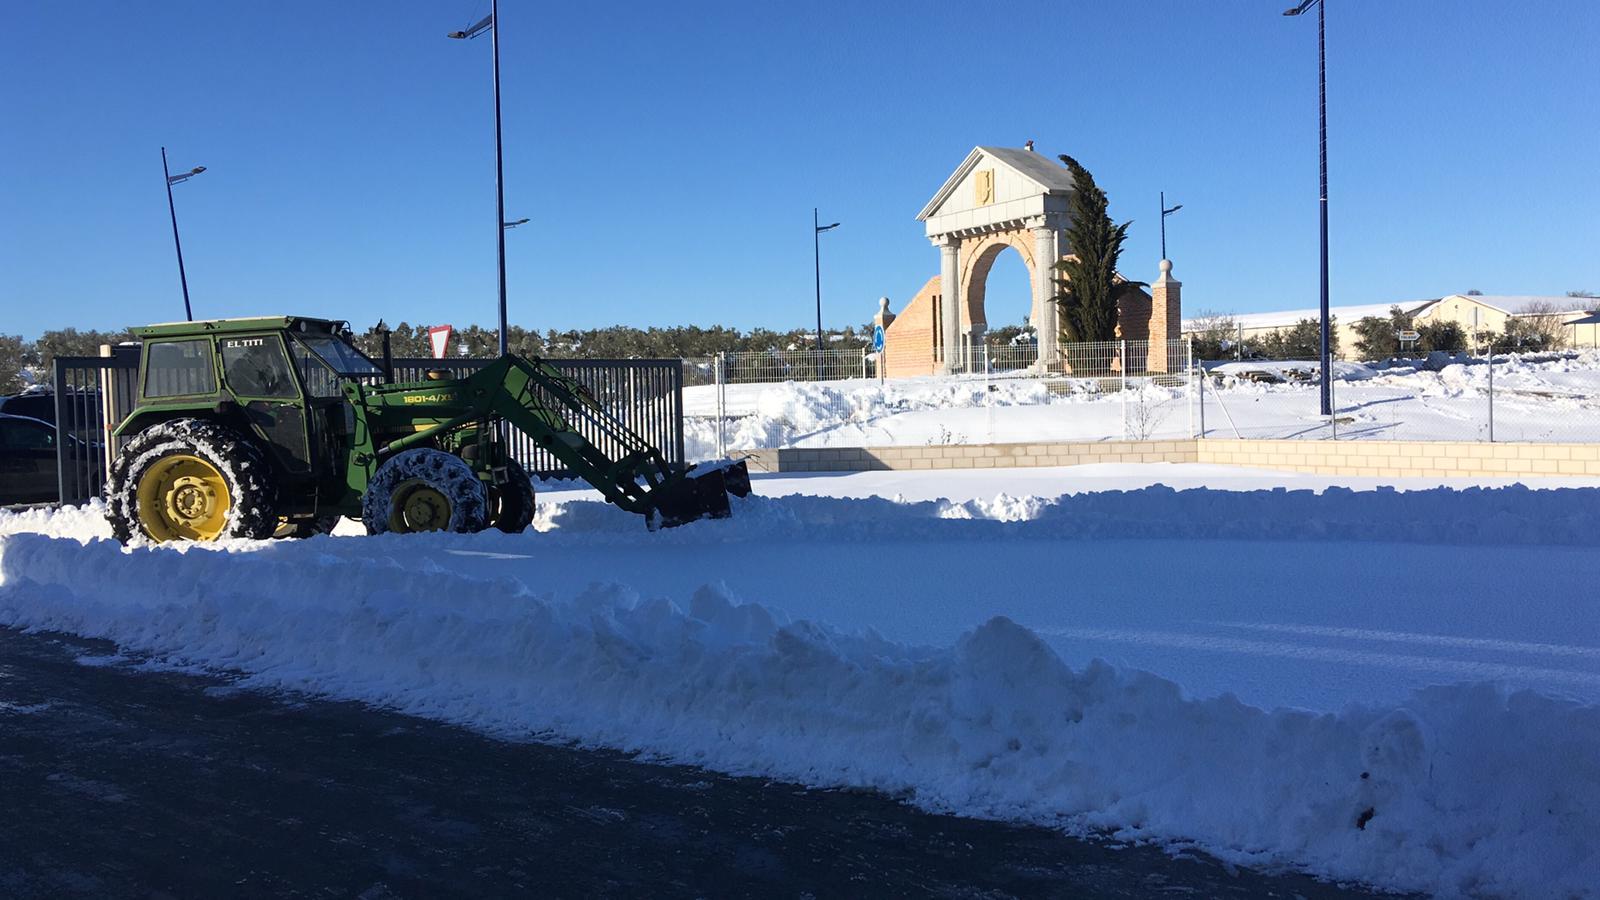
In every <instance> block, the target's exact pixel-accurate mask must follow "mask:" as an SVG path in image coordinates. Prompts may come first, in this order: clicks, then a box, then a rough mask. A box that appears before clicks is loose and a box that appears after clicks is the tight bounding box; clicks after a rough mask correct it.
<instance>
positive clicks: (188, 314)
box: [161, 147, 194, 322]
mask: <svg viewBox="0 0 1600 900" xmlns="http://www.w3.org/2000/svg"><path fill="white" fill-rule="evenodd" d="M161 174H162V175H163V176H165V177H166V181H167V212H168V213H169V214H171V216H172V246H173V247H175V248H177V251H178V283H179V284H181V285H183V320H184V321H185V322H193V321H194V310H193V309H191V308H190V307H189V276H188V275H185V274H184V272H183V242H182V241H179V240H178V207H177V206H175V205H174V204H173V202H172V172H171V171H170V170H169V169H168V168H167V148H165V147H162V148H161Z"/></svg>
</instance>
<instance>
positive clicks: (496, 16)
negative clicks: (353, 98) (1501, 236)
mask: <svg viewBox="0 0 1600 900" xmlns="http://www.w3.org/2000/svg"><path fill="white" fill-rule="evenodd" d="M482 8H483V7H479V9H482ZM489 16H490V19H489V20H490V21H491V22H493V23H494V25H493V31H494V33H493V34H492V35H490V40H491V41H492V42H493V45H494V233H495V240H496V242H497V247H498V250H499V254H500V355H501V356H505V355H506V338H507V336H508V335H507V333H506V332H507V328H506V188H505V162H504V156H503V154H502V152H501V149H500V0H493V2H492V3H491V4H490V6H489ZM1324 305H1326V303H1324Z"/></svg>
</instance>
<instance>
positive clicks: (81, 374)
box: [54, 347, 684, 503]
mask: <svg viewBox="0 0 1600 900" xmlns="http://www.w3.org/2000/svg"><path fill="white" fill-rule="evenodd" d="M491 362H493V360H489V359H443V360H437V359H416V358H412V359H396V360H394V373H395V380H396V381H400V382H407V381H424V380H426V379H427V372H428V370H429V369H448V370H449V371H450V373H451V374H452V375H453V376H454V377H458V378H464V377H466V376H468V375H470V374H472V373H473V372H476V371H478V370H480V369H482V368H484V367H485V366H487V365H489V364H490V363H491ZM545 362H547V363H549V364H550V365H551V366H553V367H554V368H555V369H556V370H558V371H560V372H561V373H562V374H564V375H567V376H569V377H571V378H573V379H574V380H576V381H577V382H578V383H579V384H582V385H583V386H584V387H585V388H587V389H588V390H589V391H590V393H592V394H593V395H594V397H595V399H596V400H598V401H599V402H600V403H601V405H603V406H604V407H605V408H606V409H607V410H609V411H610V412H611V413H612V414H613V415H615V416H616V417H617V418H619V419H621V420H622V421H623V422H625V423H626V424H627V425H628V427H629V428H631V429H633V430H634V431H635V432H637V433H638V434H639V436H640V437H642V438H644V439H645V440H646V441H647V442H649V443H650V444H652V445H654V446H656V447H659V448H660V449H661V454H662V456H664V457H665V458H666V460H667V462H669V463H672V464H674V465H683V464H684V443H683V362H682V360H677V359H563V360H545ZM54 368H55V371H54V383H55V402H56V465H57V485H58V488H59V491H60V497H61V502H62V503H84V502H86V501H88V500H89V499H91V498H93V497H98V496H100V495H101V494H102V492H103V491H104V489H105V477H106V472H107V468H108V466H109V460H111V459H114V458H115V457H116V454H117V452H118V451H120V450H121V449H122V448H121V445H122V443H125V442H124V441H121V440H115V441H114V440H113V439H112V438H111V431H112V430H113V429H115V428H116V426H117V424H118V423H120V422H121V421H122V419H123V418H124V417H126V416H127V414H128V413H129V412H130V411H132V409H133V406H134V403H135V402H136V401H137V399H138V377H139V348H138V347H118V348H116V351H115V353H114V355H113V356H110V357H98V356H74V357H58V358H57V359H56V360H55V367H54ZM572 425H573V427H574V428H576V429H577V430H578V432H579V433H580V434H582V435H583V436H584V437H585V438H586V439H588V440H590V441H592V442H594V444H595V445H596V446H597V447H599V448H600V449H601V450H603V451H604V452H605V453H606V454H607V455H609V456H611V457H613V458H615V457H616V456H618V455H620V454H621V453H623V452H625V451H624V449H623V448H622V447H621V446H620V445H619V444H618V443H617V441H616V440H615V438H614V437H613V436H612V435H610V434H608V433H606V432H605V431H603V430H601V429H599V428H596V427H594V426H593V425H592V424H591V423H590V422H588V421H587V420H578V421H574V422H573V423H572ZM508 444H509V446H510V448H511V453H512V455H513V456H514V457H515V458H516V460H517V461H518V462H520V463H522V466H523V468H525V469H527V470H528V473H529V474H530V475H533V476H534V477H536V478H570V477H572V473H571V472H569V471H568V470H567V469H566V467H565V466H563V465H561V463H560V462H559V461H558V460H556V459H555V457H553V456H551V455H550V454H549V452H547V451H545V450H544V449H542V448H540V447H538V446H536V445H535V444H534V443H533V441H531V440H529V439H528V437H527V436H526V435H524V434H522V433H521V432H518V431H513V432H512V433H511V435H510V440H509V441H508Z"/></svg>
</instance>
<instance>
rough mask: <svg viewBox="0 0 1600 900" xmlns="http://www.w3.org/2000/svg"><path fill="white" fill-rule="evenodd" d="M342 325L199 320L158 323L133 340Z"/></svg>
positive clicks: (305, 319)
mask: <svg viewBox="0 0 1600 900" xmlns="http://www.w3.org/2000/svg"><path fill="white" fill-rule="evenodd" d="M343 324H344V323H343V322H341V321H338V320H335V319H313V318H311V317H309V316H254V317H251V318H245V319H203V320H201V321H198V322H162V323H159V324H156V325H146V326H144V327H143V328H135V329H133V334H134V336H135V337H138V338H142V339H146V340H148V339H149V338H170V337H192V336H197V335H208V334H231V333H236V332H240V331H265V330H282V329H289V328H294V329H297V330H302V331H333V330H335V329H337V328H338V327H339V326H340V325H343Z"/></svg>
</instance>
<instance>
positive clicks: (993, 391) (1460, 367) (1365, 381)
mask: <svg viewBox="0 0 1600 900" xmlns="http://www.w3.org/2000/svg"><path fill="white" fill-rule="evenodd" d="M1295 367H1296V366H1295V365H1294V364H1281V363H1280V364H1273V363H1231V364H1224V365H1221V366H1217V367H1214V368H1213V370H1212V373H1213V376H1214V377H1215V378H1216V379H1217V380H1218V381H1220V384H1217V383H1212V384H1208V385H1207V389H1206V398H1205V410H1204V413H1203V422H1204V427H1205V432H1206V434H1208V435H1211V436H1213V437H1234V436H1240V437H1254V438H1323V437H1327V436H1329V433H1330V429H1329V426H1328V423H1327V421H1326V420H1325V419H1323V418H1322V417H1320V416H1319V415H1318V414H1317V410H1318V399H1317V387H1316V385H1315V384H1314V383H1304V382H1288V383H1278V384H1267V383H1258V382H1256V381H1252V380H1250V379H1249V378H1248V377H1243V376H1245V375H1246V374H1247V373H1249V372H1256V371H1261V370H1288V369H1294V368H1295ZM1300 368H1304V365H1301V366H1300ZM1335 373H1336V375H1337V376H1338V380H1337V384H1336V388H1335V402H1336V405H1337V407H1338V411H1339V417H1340V418H1341V420H1342V421H1341V422H1340V424H1339V426H1338V427H1339V437H1340V438H1341V439H1380V440H1483V439H1485V438H1487V437H1488V433H1489V427H1488V426H1489V422H1488V417H1489V412H1488V407H1489V400H1488V397H1489V367H1488V366H1487V365H1485V364H1484V363H1483V362H1482V361H1481V360H1480V361H1477V362H1473V363H1470V364H1469V363H1453V364H1450V365H1446V366H1444V367H1443V368H1442V369H1440V370H1438V371H1430V370H1427V369H1412V368H1406V367H1402V368H1393V369H1386V370H1379V369H1373V368H1370V367H1368V366H1365V365H1360V364H1356V363H1340V364H1338V365H1337V366H1336V368H1335ZM1494 389H1495V408H1494V419H1495V422H1494V433H1495V437H1496V438H1497V439H1499V440H1517V441H1522V440H1539V441H1567V440H1577V441H1600V351H1595V350H1587V351H1582V352H1577V353H1570V354H1564V355H1560V356H1559V357H1551V356H1538V357H1535V356H1529V357H1517V356H1500V357H1496V362H1495V372H1494ZM716 396H717V395H716V388H715V387H692V388H686V389H685V390H684V406H685V410H686V412H687V415H688V418H687V420H686V423H685V440H686V441H687V444H688V449H689V453H690V456H691V458H696V459H699V458H709V457H711V456H714V455H716V448H717V418H716V414H717V398H716ZM725 404H726V405H725V411H726V417H725V419H724V426H723V427H724V428H725V440H726V442H727V447H728V448H729V449H730V450H740V449H749V448H754V447H821V446H835V447H862V446H897V445H927V444H975V443H1009V442H1025V441H1076V440H1088V441H1095V440H1121V439H1122V438H1123V437H1124V436H1125V435H1126V436H1129V437H1133V438H1148V439H1167V438H1177V437H1189V436H1191V435H1193V434H1195V433H1196V432H1197V431H1198V429H1199V427H1200V425H1201V422H1202V412H1201V409H1200V404H1199V397H1198V395H1197V394H1192V393H1191V392H1190V391H1189V390H1188V389H1187V388H1186V387H1181V386H1180V387H1162V386H1159V385H1153V384H1146V385H1143V386H1141V387H1140V388H1139V389H1137V390H1130V391H1129V392H1128V394H1127V396H1126V397H1124V396H1123V395H1122V394H1121V393H1120V392H1117V391H1110V392H1104V391H1101V390H1099V388H1098V385H1097V383H1096V382H1094V381H1091V380H1076V381H1074V380H1058V381H1057V382H1056V383H1055V385H1054V389H1053V390H1052V386H1051V385H1048V384H1046V383H1045V382H1044V381H1041V380H1038V379H1033V378H1025V377H1004V378H1002V377H996V378H992V379H991V378H985V377H983V376H957V377H947V378H937V377H928V378H907V379H892V380H889V381H887V382H884V383H882V384H880V383H879V382H877V381H875V380H872V379H852V380H845V381H828V382H785V383H779V384H735V385H729V386H727V388H726V400H725Z"/></svg>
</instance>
